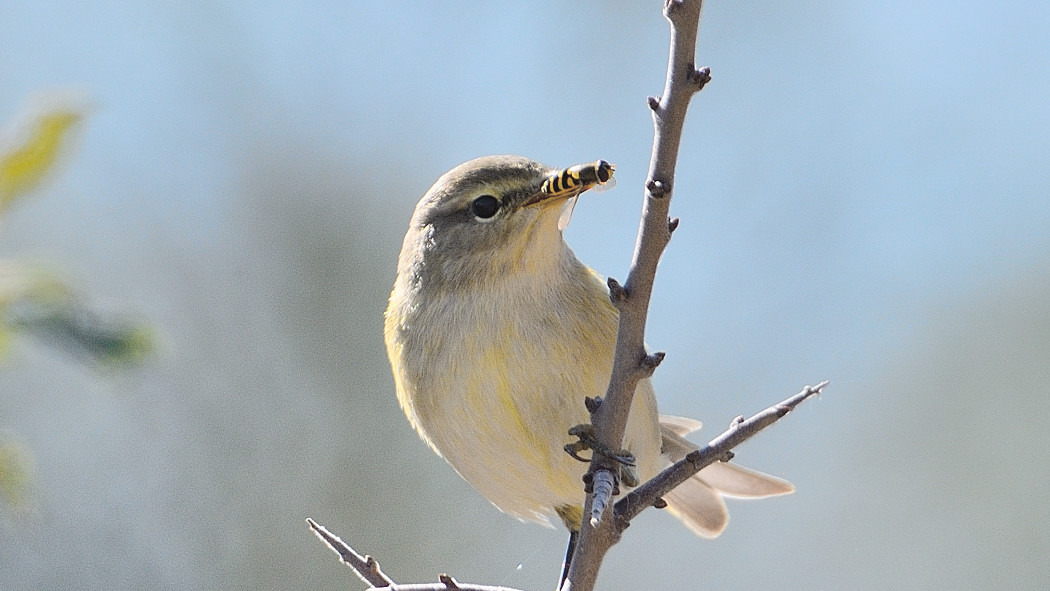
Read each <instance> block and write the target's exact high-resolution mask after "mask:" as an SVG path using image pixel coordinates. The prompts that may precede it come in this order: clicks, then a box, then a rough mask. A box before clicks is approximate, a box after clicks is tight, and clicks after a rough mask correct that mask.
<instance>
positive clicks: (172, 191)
mask: <svg viewBox="0 0 1050 591" xmlns="http://www.w3.org/2000/svg"><path fill="white" fill-rule="evenodd" d="M1047 30H1050V7H1048V6H1046V5H1044V4H1040V3H1035V2H1016V3H1010V4H1007V5H989V4H986V3H976V2H965V1H964V2H962V3H959V2H941V1H927V2H919V3H914V2H888V3H880V4H870V3H860V2H853V1H847V2H808V3H801V4H798V3H796V4H791V5H786V4H783V3H776V2H752V3H717V2H710V3H709V4H708V6H707V8H706V10H705V18H704V24H703V26H702V29H701V36H700V48H699V58H698V62H699V63H700V64H704V65H709V66H711V68H712V72H713V78H714V79H713V82H712V83H711V84H710V85H709V86H708V87H707V88H705V90H704V91H703V92H702V93H701V94H700V95H698V96H697V97H696V98H695V99H694V101H693V104H692V107H691V111H690V115H689V118H688V121H687V125H686V130H685V136H684V141H683V144H682V151H681V155H680V160H679V166H678V171H679V172H678V178H677V180H676V193H675V200H674V202H673V204H672V213H673V215H676V216H678V217H680V218H681V220H682V222H681V226H680V228H679V230H678V231H677V232H676V233H675V236H674V240H673V241H672V243H671V245H670V248H669V250H668V251H667V253H666V255H665V256H664V259H663V262H662V264H661V269H660V274H659V276H658V281H657V291H656V294H655V297H654V300H653V308H652V311H651V319H650V325H649V332H648V336H647V339H648V341H649V343H650V344H651V345H652V346H653V347H654V348H658V349H661V350H665V351H667V352H668V358H667V361H666V362H665V364H664V365H663V366H662V367H661V368H660V370H659V372H658V373H657V375H656V377H655V380H656V383H657V387H658V391H660V392H661V404H662V408H663V409H664V410H665V411H667V412H672V413H676V414H687V415H692V416H698V417H700V418H703V419H704V420H705V421H706V422H707V425H708V428H707V429H705V430H704V432H703V434H702V435H701V438H700V439H701V440H702V439H703V436H704V435H707V436H708V437H710V436H713V435H714V434H715V430H716V429H718V428H720V427H721V426H723V425H726V424H728V422H729V421H730V420H731V419H732V418H733V417H734V416H736V415H738V414H747V413H751V412H754V411H757V410H758V409H760V408H762V407H763V406H765V405H767V404H769V403H772V402H774V401H775V400H779V399H780V398H783V397H786V396H787V395H788V394H791V393H794V392H796V391H798V390H799V389H800V388H801V386H802V385H804V384H806V383H815V382H817V381H819V380H821V379H824V378H828V379H831V381H832V385H831V387H830V388H829V389H828V390H827V393H826V394H825V395H824V396H822V397H821V398H820V399H819V400H817V401H814V402H812V403H809V404H808V405H807V406H805V407H804V408H803V409H801V410H800V411H799V412H798V413H797V414H796V415H792V416H791V417H789V418H788V419H786V420H785V421H784V422H782V423H781V424H778V425H777V426H776V427H774V428H773V429H771V430H770V431H769V432H768V433H765V434H763V435H762V436H760V437H759V438H758V439H756V440H754V441H752V442H750V443H748V444H747V445H746V446H745V447H744V448H742V449H741V450H740V453H739V455H738V459H739V461H741V463H744V464H747V465H753V466H755V467H758V468H761V469H764V470H767V471H770V472H774V473H776V474H781V475H783V476H785V477H787V478H789V479H791V480H792V481H794V482H795V483H796V485H797V487H798V492H797V494H795V495H793V496H791V497H787V498H782V499H776V500H771V501H765V502H761V503H744V502H736V503H731V507H730V509H731V513H732V514H733V521H732V523H731V525H730V527H729V529H728V530H727V532H726V533H725V534H724V535H723V537H721V538H720V539H718V540H717V541H714V542H710V541H703V540H696V539H693V538H692V537H691V535H690V534H688V532H686V531H685V530H684V529H682V528H679V527H678V526H677V525H676V524H675V523H674V520H673V519H671V518H670V517H668V516H665V515H659V514H656V513H655V512H653V513H652V514H645V515H644V516H643V517H641V518H640V519H639V520H638V522H637V523H636V524H635V525H634V526H632V528H631V530H630V531H629V532H628V534H627V536H626V538H625V541H624V542H623V543H622V544H621V545H620V546H619V547H617V548H616V550H615V551H614V552H613V554H612V556H611V557H610V559H609V562H608V563H607V565H606V567H605V570H604V571H603V573H604V577H603V580H602V585H603V586H604V588H607V589H620V588H624V589H626V588H635V587H637V584H638V582H639V580H644V581H646V582H647V583H652V584H653V585H654V586H655V585H658V584H661V583H668V584H670V583H673V584H675V585H677V586H683V584H682V582H683V581H686V583H685V585H684V587H685V588H697V589H707V588H710V589H715V588H747V587H764V588H773V587H777V588H803V587H809V588H852V589H866V588H871V589H880V588H890V587H893V588H901V589H929V588H972V589H988V588H1038V587H1040V586H1046V585H1047V584H1048V583H1050V568H1048V567H1047V565H1046V561H1045V556H1046V555H1047V552H1048V551H1050V525H1047V524H1050V513H1048V509H1047V503H1046V502H1045V500H1046V498H1048V496H1050V477H1048V476H1047V475H1046V470H1044V469H1043V468H1041V467H1040V463H1041V460H1040V459H1039V458H1043V457H1045V456H1046V454H1047V452H1050V439H1048V438H1047V436H1046V434H1045V433H1046V432H1047V430H1046V428H1045V421H1046V419H1047V418H1048V417H1050V402H1048V400H1050V397H1048V396H1047V395H1048V394H1050V369H1048V368H1050V354H1048V351H1050V323H1048V319H1050V276H1048V275H1050V274H1048V272H1047V270H1048V265H1050V194H1048V186H1050V166H1048V155H1050V106H1048V105H1050V103H1048V101H1047V96H1050V76H1048V74H1050V67H1048V66H1050V41H1048V37H1047V36H1046V31H1047ZM666 54H667V25H666V23H665V21H664V20H663V18H662V16H661V15H660V9H659V3H657V2H644V3H643V2H632V3H613V2H563V3H557V2H533V3H466V2H453V3H441V4H426V5H422V4H416V3H343V2H329V3H322V2H314V3H299V4H288V3H247V2H229V1H228V2H195V3H193V2H191V3H170V2H153V3H129V4H124V5H121V4H106V3H77V2H64V1H59V2H50V3H37V2H18V1H16V2H8V3H5V4H4V5H3V6H2V7H0V121H13V120H15V119H16V118H17V117H18V115H19V113H21V112H22V111H23V110H24V108H25V107H26V105H27V104H31V101H32V97H33V96H34V95H40V94H45V95H47V94H53V93H66V92H75V93H77V94H78V95H80V96H83V97H86V99H87V100H88V101H89V102H90V103H91V104H92V106H93V107H92V114H91V115H90V117H89V118H88V119H87V121H86V122H85V124H84V125H83V126H82V128H81V130H80V134H79V141H78V142H77V145H76V149H75V151H73V152H71V154H70V155H69V157H68V158H67V159H66V160H65V162H64V165H63V166H62V168H61V170H60V171H59V172H58V173H57V174H56V175H55V176H54V178H52V179H50V181H49V182H48V183H47V184H46V185H45V186H44V187H43V188H42V189H41V190H40V191H38V192H37V193H36V194H35V195H34V196H33V198H32V199H27V200H26V201H25V202H24V203H21V204H20V205H19V206H18V207H17V208H15V210H14V211H12V212H11V213H10V214H9V215H7V216H6V217H5V219H4V220H3V223H4V226H3V230H2V234H0V256H2V257H5V258H7V257H18V258H22V259H27V260H32V261H38V262H42V263H44V264H46V265H48V266H50V267H52V268H58V269H62V270H63V271H64V272H65V273H66V274H67V275H68V276H69V277H70V280H71V281H73V282H74V283H76V284H77V285H78V286H80V287H81V288H82V289H83V291H84V292H85V293H87V294H90V295H91V296H92V297H93V298H94V300H95V301H96V303H97V305H99V306H101V307H104V308H108V309H117V310H130V311H133V312H135V313H138V314H141V315H142V316H143V317H145V318H147V319H149V320H150V321H151V322H152V323H153V324H154V326H155V327H156V330H157V332H158V334H159V335H160V338H161V351H160V354H159V355H158V357H157V358H156V359H154V360H152V361H151V362H150V363H148V364H147V366H146V367H144V368H140V369H137V370H132V371H127V372H117V373H113V372H99V371H96V370H94V369H92V368H90V367H85V366H84V365H82V364H79V363H78V362H77V361H76V360H75V359H72V358H70V357H68V356H66V355H64V354H62V353H61V352H58V351H55V350H53V349H51V348H49V347H47V346H46V345H44V344H40V343H38V342H36V341H33V340H31V339H26V340H23V341H20V342H18V343H17V344H16V346H15V348H14V349H13V350H12V351H11V352H10V353H9V355H8V356H7V357H5V358H4V359H3V360H2V361H0V428H2V429H4V430H5V431H6V432H8V433H10V434H12V436H14V437H17V438H18V439H19V440H21V441H23V442H24V443H25V444H26V446H27V447H28V448H29V449H31V450H32V452H33V454H34V456H35V462H36V479H37V484H36V494H37V497H38V500H37V504H38V505H39V508H38V510H37V511H36V512H35V513H34V514H33V515H32V516H25V515H15V514H13V513H12V514H8V515H3V516H0V587H3V588H5V589H36V588H68V587H70V586H72V585H74V584H76V585H77V586H79V587H82V588H100V589H101V588H106V589H139V588H150V589H214V588H245V589H247V588H275V589H277V588H294V587H303V586H307V585H314V586H316V585H321V586H324V587H325V588H342V585H345V584H346V573H344V572H342V570H341V569H342V567H340V566H339V565H338V564H336V563H335V562H334V561H333V560H332V557H331V555H330V554H328V553H327V551H325V550H323V549H322V548H321V547H320V545H319V544H318V543H317V542H316V541H315V540H313V539H312V537H311V536H309V535H308V533H307V530H306V528H305V525H304V523H303V520H304V519H305V518H306V517H307V516H311V517H314V518H315V519H318V520H319V521H321V522H323V523H325V524H326V525H328V526H329V527H330V528H332V529H333V530H334V531H336V532H338V533H339V534H340V535H342V536H343V537H344V539H346V540H348V541H350V542H351V543H353V544H354V545H355V547H356V548H357V549H358V550H359V551H362V552H368V553H371V554H373V555H375V556H377V557H378V558H379V559H380V561H381V563H382V564H383V566H384V568H385V569H386V571H387V572H388V573H389V574H391V575H392V576H394V577H395V578H396V579H397V580H398V581H399V582H406V583H407V582H420V581H424V580H426V581H430V580H433V578H434V575H435V574H436V573H438V572H448V573H450V574H452V575H453V576H455V577H457V578H458V579H459V580H466V581H477V582H484V583H489V584H504V585H512V586H518V587H526V588H533V589H534V588H544V586H549V585H553V584H554V580H555V577H556V575H557V567H558V561H559V560H560V558H561V553H562V550H563V549H562V544H563V543H564V540H563V538H564V536H563V535H562V533H561V532H560V531H558V532H555V531H549V530H544V529H542V528H538V527H536V526H533V525H528V524H519V523H517V522H516V521H514V520H513V519H511V518H509V517H506V516H503V515H501V514H500V513H498V512H497V511H496V510H494V509H492V508H491V507H490V506H489V505H488V504H487V503H485V502H484V501H483V500H482V499H481V498H480V497H479V496H478V495H477V494H476V493H474V492H473V491H472V490H470V489H469V487H468V486H467V485H465V484H464V483H462V482H460V481H459V480H458V478H457V477H456V476H455V474H454V473H452V471H451V470H449V469H448V468H447V467H446V466H445V465H444V463H443V462H441V460H439V459H438V458H436V457H435V456H433V455H432V454H431V453H430V452H429V451H428V450H427V449H426V448H425V446H424V445H423V444H422V443H421V442H419V441H418V440H417V438H416V437H415V435H414V434H413V433H412V432H411V430H410V429H409V427H408V425H407V422H406V421H404V419H403V418H402V417H401V415H400V411H399V410H398V409H397V405H396V401H395V399H394V395H393V384H392V380H391V379H390V377H389V375H388V372H389V370H388V368H387V366H386V359H385V353H384V352H383V349H382V343H381V315H382V310H383V308H384V307H385V300H386V295H387V292H388V290H389V285H390V284H391V283H392V280H393V274H394V267H395V262H396V256H397V251H398V249H399V247H400V240H401V235H402V234H403V231H404V228H405V227H406V224H407V221H408V217H409V215H410V214H411V210H412V207H413V205H414V203H415V201H416V200H417V199H418V198H419V196H420V195H422V193H423V192H424V191H425V190H426V189H427V187H428V186H429V185H430V184H431V183H432V182H433V180H434V179H435V178H437V177H438V176H439V175H440V174H441V173H442V172H444V171H445V170H447V169H448V168H450V167H452V166H454V165H456V164H458V163H460V162H462V161H464V160H467V159H470V158H473V157H476V156H480V155H484V154H490V153H516V154H522V155H527V156H530V157H532V158H535V159H538V160H541V161H544V162H547V163H549V164H551V165H556V166H568V165H571V164H575V163H579V162H586V161H592V160H595V159H597V158H603V159H606V160H609V161H611V162H614V163H616V165H617V179H618V183H617V187H616V189H615V190H613V191H611V192H606V193H601V194H594V195H590V194H589V195H587V196H585V197H584V198H583V199H582V200H581V201H580V203H579V205H578V207H577V209H576V212H575V216H574V219H573V223H572V226H570V228H569V229H568V231H567V233H566V236H567V240H568V241H569V243H570V244H571V245H572V247H573V248H574V249H575V250H576V252H577V254H578V255H579V257H580V258H581V259H582V260H584V261H585V262H588V263H589V264H591V265H592V266H593V267H595V268H596V269H598V270H599V271H601V272H603V273H607V274H611V275H613V276H616V277H619V278H621V279H623V278H624V277H625V275H626V269H627V266H628V264H629V261H630V256H631V251H632V249H633V244H634V235H635V231H636V229H637V224H638V215H639V211H640V206H641V186H642V181H643V179H644V176H645V173H646V169H647V165H648V159H649V151H650V147H651V140H652V124H651V120H650V116H649V111H648V109H647V108H646V106H645V98H646V96H647V95H650V94H658V93H659V92H660V90H661V89H662V85H663V77H664V69H665V64H666ZM58 545H61V546H62V547H63V549H64V551H63V552H56V551H55V547H56V546H58ZM640 573H643V574H640Z"/></svg>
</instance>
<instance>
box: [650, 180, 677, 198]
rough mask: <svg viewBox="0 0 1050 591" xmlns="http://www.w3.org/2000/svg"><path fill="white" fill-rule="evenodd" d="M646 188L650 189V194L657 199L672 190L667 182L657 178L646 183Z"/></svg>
mask: <svg viewBox="0 0 1050 591" xmlns="http://www.w3.org/2000/svg"><path fill="white" fill-rule="evenodd" d="M645 188H646V189H648V190H649V195H651V196H652V197H653V198H655V199H662V198H664V197H666V196H667V194H668V193H669V192H670V191H671V189H670V187H668V186H667V183H665V182H663V181H658V180H656V179H650V180H649V182H648V183H645Z"/></svg>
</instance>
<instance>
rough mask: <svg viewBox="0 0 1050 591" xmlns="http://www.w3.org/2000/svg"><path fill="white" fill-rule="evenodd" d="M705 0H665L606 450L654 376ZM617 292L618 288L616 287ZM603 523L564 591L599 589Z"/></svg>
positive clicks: (603, 431) (614, 445) (603, 413)
mask: <svg viewBox="0 0 1050 591" xmlns="http://www.w3.org/2000/svg"><path fill="white" fill-rule="evenodd" d="M702 5H703V2H702V0H666V2H665V4H664V17H665V18H666V19H667V21H668V22H669V23H670V27H671V41H670V55H669V57H668V60H667V78H666V81H665V83H664V94H663V97H662V98H659V99H656V98H653V97H650V99H649V108H650V109H652V113H653V127H654V137H653V151H652V156H651V158H650V161H649V175H648V180H647V181H646V184H645V200H644V205H643V208H642V224H641V228H640V229H639V231H638V241H637V243H636V244H635V249H634V258H633V260H632V261H631V269H630V272H629V273H628V275H627V281H626V283H624V285H623V288H622V290H612V291H613V296H614V297H613V304H614V305H615V306H616V307H617V309H618V310H619V312H620V324H619V329H618V331H617V335H616V353H615V357H614V360H613V368H612V375H611V378H610V381H609V388H608V391H607V392H606V396H605V398H604V402H603V404H602V405H601V406H600V407H599V408H598V409H597V412H595V413H594V416H593V417H592V422H593V424H594V426H595V434H596V436H597V438H598V441H599V442H600V443H602V444H603V445H604V446H606V447H607V448H608V449H620V448H621V447H622V442H623V434H624V431H625V429H626V427H627V416H628V413H629V412H630V409H631V401H632V399H633V398H634V391H635V388H636V387H637V386H638V382H639V380H641V379H642V378H643V377H646V376H647V375H649V374H651V373H652V369H653V367H654V366H653V367H648V366H649V365H650V364H649V363H646V362H647V361H650V360H651V358H648V357H647V355H646V352H645V345H644V341H645V322H646V316H647V314H648V308H649V298H650V295H651V293H652V287H653V281H654V278H655V276H656V265H657V263H658V262H659V260H660V256H661V254H663V251H664V248H665V247H666V246H667V243H668V242H669V241H670V239H671V232H672V231H673V229H674V226H676V225H677V224H676V223H673V222H672V221H671V219H670V218H669V217H668V212H669V211H670V201H671V192H672V189H673V187H674V172H675V165H676V163H677V160H678V146H679V144H680V143H681V138H682V126H683V125H684V123H685V112H686V109H688V107H689V101H690V99H691V98H692V96H693V95H694V94H696V93H697V92H699V90H700V89H701V88H703V85H704V84H706V83H707V81H708V80H709V79H710V72H709V71H708V70H706V69H704V70H697V69H696V58H695V55H696V37H697V34H698V27H699V25H700V11H701V8H702ZM610 287H612V284H610ZM611 462H612V460H610V459H609V458H606V457H604V456H603V455H602V454H594V459H593V460H592V462H591V468H590V469H591V471H592V472H594V471H597V470H600V469H605V470H614V469H615V466H612V465H610V464H611ZM593 503H594V495H593V494H588V495H587V500H586V504H585V506H584V515H591V514H592V511H593ZM613 521H615V520H613V519H603V520H600V521H599V522H598V525H597V527H590V526H588V525H583V527H581V528H580V537H579V544H578V546H577V548H576V553H575V555H574V558H573V559H572V564H571V567H570V569H569V576H568V578H567V580H566V585H567V586H568V587H569V588H571V589H572V590H573V591H590V590H591V589H593V588H594V583H595V580H596V579H597V576H598V569H599V568H600V567H601V562H602V559H603V558H604V556H605V554H606V552H608V550H609V548H610V547H612V545H613V544H615V543H616V542H617V540H618V539H619V537H620V531H619V530H618V529H617V528H616V527H615V526H614V524H613V523H612V522H613Z"/></svg>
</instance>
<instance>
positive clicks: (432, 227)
mask: <svg viewBox="0 0 1050 591" xmlns="http://www.w3.org/2000/svg"><path fill="white" fill-rule="evenodd" d="M613 170H614V167H613V166H612V165H611V164H609V163H608V162H605V161H602V160H599V161H597V162H595V163H593V164H587V165H577V166H573V167H569V168H565V169H557V168H551V167H549V166H545V165H543V164H540V163H539V162H536V161H534V160H531V159H528V158H525V157H521V156H510V155H500V156H485V157H481V158H477V159H474V160H470V161H469V162H465V163H463V164H461V165H459V166H456V167H455V168H453V169H452V170H450V171H448V172H447V173H445V174H444V175H442V176H441V177H440V178H438V179H437V181H436V182H435V183H434V185H433V186H432V187H431V188H430V189H429V190H428V191H427V192H426V193H425V194H424V195H423V197H422V198H421V199H420V200H419V202H418V203H417V205H416V207H415V210H414V211H413V213H412V217H411V220H410V222H409V227H408V230H407V232H406V234H405V238H404V241H403V243H402V248H401V253H400V255H399V257H398V263H397V278H396V280H395V283H394V287H393V290H392V292H391V294H390V299H389V302H388V307H387V310H386V313H385V323H384V337H385V342H386V348H387V353H388V356H389V359H390V363H391V367H392V370H393V374H394V382H395V387H396V390H397V399H398V401H399V403H400V406H401V408H402V410H403V411H404V413H405V415H406V416H407V417H408V420H409V422H410V423H411V425H412V426H413V427H414V428H415V430H416V431H417V432H418V434H419V435H420V436H421V437H422V439H423V440H424V441H425V442H426V443H427V444H429V446H430V447H431V448H432V449H433V450H434V451H435V452H436V453H437V454H438V455H439V456H441V457H442V458H444V459H445V460H446V461H447V462H448V463H449V464H450V465H451V466H452V468H453V469H454V470H455V471H456V472H457V473H459V475H460V476H461V477H463V479H465V480H466V481H467V482H468V483H469V484H470V485H471V486H473V488H474V489H476V490H477V491H478V492H479V493H480V494H481V495H482V496H483V497H485V498H486V499H487V500H488V501H490V502H491V503H492V504H493V505H495V506H496V507H497V508H498V509H500V510H501V511H503V512H505V513H507V514H509V515H512V516H514V517H516V518H518V519H520V520H523V521H531V522H537V523H541V524H544V525H548V526H550V525H552V523H556V522H557V520H560V521H561V522H562V523H563V524H564V525H565V527H566V528H567V529H568V530H569V531H570V533H572V534H573V535H575V533H576V532H578V531H579V529H580V526H581V517H582V505H583V500H584V494H583V483H582V477H583V475H584V473H585V472H586V469H587V466H586V464H583V463H581V462H580V461H578V460H577V459H574V458H573V457H570V455H569V454H568V453H566V450H565V444H566V443H568V442H569V440H570V437H569V435H568V434H567V433H568V430H569V429H570V428H572V427H574V426H575V425H580V424H585V423H588V422H589V415H588V411H587V408H586V407H585V405H584V399H585V397H591V398H595V397H599V396H603V395H604V393H605V390H606V388H607V386H608V383H609V378H610V374H611V371H612V363H613V352H614V347H615V341H616V333H617V324H618V311H617V309H616V308H615V307H614V305H613V304H612V302H611V300H610V297H609V288H608V284H607V281H606V280H605V278H604V277H603V276H602V275H600V274H598V273H597V272H596V271H594V270H592V269H591V268H589V267H588V266H587V265H585V264H583V263H582V262H580V261H579V260H578V259H577V257H576V255H575V254H574V253H573V251H572V249H571V248H570V247H569V246H568V244H567V243H566V241H565V239H564V237H563V233H562V230H563V227H564V217H563V216H562V213H563V210H565V208H566V207H569V208H571V207H572V205H573V204H574V203H575V201H574V200H575V198H577V197H578V196H579V194H580V193H582V192H584V191H586V190H588V189H591V188H593V187H597V186H600V185H603V184H605V183H607V182H609V181H610V179H611V176H612V174H613ZM699 427H700V422H699V421H697V420H694V419H689V418H684V417H674V416H661V415H659V413H658V410H657V401H656V394H655V392H654V390H653V385H652V383H651V381H650V380H649V379H648V378H645V379H642V380H641V381H640V382H639V383H638V386H637V388H636V391H635V395H634V398H633V402H632V405H631V409H630V415H629V418H628V422H627V427H626V431H625V434H624V439H623V446H624V449H625V450H626V452H629V454H631V455H632V456H633V457H634V463H635V466H636V467H635V470H636V471H637V477H638V479H639V480H640V481H642V482H644V481H645V480H647V479H649V478H652V477H653V476H655V475H656V474H658V473H659V472H660V471H661V470H663V469H664V468H666V467H668V466H670V465H671V464H672V463H673V462H675V461H677V460H680V459H681V458H683V457H685V456H686V455H687V454H688V453H689V452H691V451H693V450H695V449H697V448H698V446H697V445H696V444H694V443H692V442H690V441H688V440H687V439H685V436H686V435H687V434H688V433H690V432H692V431H695V430H696V429H698V428H699ZM793 490H794V488H793V486H792V485H791V484H790V483H789V482H787V481H785V480H782V479H780V478H777V477H774V476H770V475H768V474H764V473H761V472H757V471H754V470H750V469H747V468H743V467H740V466H737V465H736V464H733V463H724V462H716V463H714V464H711V465H710V466H708V467H706V468H704V469H703V470H701V471H700V472H699V473H697V474H696V475H694V476H693V477H692V478H690V479H689V480H687V481H686V482H684V483H683V484H682V485H680V486H678V487H677V488H676V489H674V490H673V491H671V492H670V493H668V494H667V495H665V496H664V500H665V501H666V502H667V509H668V510H669V511H670V512H671V513H672V514H674V515H675V516H676V517H677V518H678V519H679V520H680V521H681V522H682V523H683V524H685V526H686V527H687V528H689V530H691V531H692V532H693V533H695V534H697V535H698V536H701V537H705V538H713V537H716V536H718V535H719V534H720V533H721V532H722V531H723V530H724V529H725V527H726V524H727V523H728V519H729V514H728V511H727V508H726V504H725V501H724V500H723V497H750V498H758V497H769V496H775V495H783V494H787V493H790V492H792V491H793ZM571 551H572V548H571V542H570V556H571Z"/></svg>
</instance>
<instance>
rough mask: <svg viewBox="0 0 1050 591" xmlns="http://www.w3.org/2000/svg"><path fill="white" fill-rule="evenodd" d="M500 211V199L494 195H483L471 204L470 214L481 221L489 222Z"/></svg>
mask: <svg viewBox="0 0 1050 591" xmlns="http://www.w3.org/2000/svg"><path fill="white" fill-rule="evenodd" d="M497 211H499V199H496V198H495V197H493V196H492V195H482V196H481V197H478V198H477V199H475V200H474V201H472V202H471V204H470V212H471V213H473V214H474V215H475V216H477V217H478V218H480V219H483V220H487V219H489V218H491V217H492V216H494V215H496V212H497Z"/></svg>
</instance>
